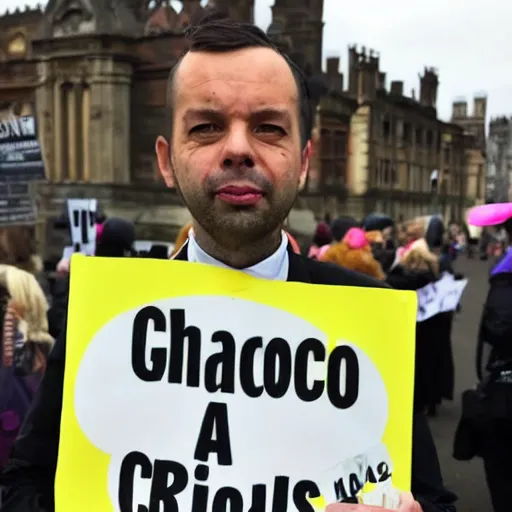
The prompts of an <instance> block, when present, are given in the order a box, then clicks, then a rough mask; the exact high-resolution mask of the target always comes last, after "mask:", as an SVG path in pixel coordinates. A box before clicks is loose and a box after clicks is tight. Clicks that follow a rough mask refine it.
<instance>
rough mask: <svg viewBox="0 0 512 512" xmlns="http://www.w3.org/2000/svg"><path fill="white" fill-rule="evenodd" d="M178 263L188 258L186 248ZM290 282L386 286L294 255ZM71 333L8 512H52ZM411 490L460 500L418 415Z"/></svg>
mask: <svg viewBox="0 0 512 512" xmlns="http://www.w3.org/2000/svg"><path fill="white" fill-rule="evenodd" d="M176 259H180V260H186V259H187V247H186V245H185V246H184V248H182V250H181V251H180V252H179V253H178V255H177V256H176ZM289 262H290V266H289V272H288V281H295V282H303V283H314V284H327V285H340V286H360V287H381V288H386V287H387V285H386V284H384V283H382V282H380V281H376V280H374V279H372V278H370V277H367V276H364V275H361V274H358V273H355V272H351V271H350V270H346V269H343V268H341V267H338V266H335V265H331V264H327V263H320V262H317V261H314V260H311V259H308V258H305V257H303V256H300V255H297V254H295V253H293V251H291V250H289ZM65 340H66V331H65V329H63V330H62V335H61V336H60V337H59V338H58V339H57V342H56V344H55V347H54V349H53V351H52V352H51V354H50V356H49V360H48V367H47V370H46V375H45V377H44V379H43V382H42V384H41V387H40V389H39V392H38V394H37V396H36V398H35V400H34V403H33V405H32V407H31V410H30V412H29V414H28V417H27V418H26V420H25V423H24V425H23V427H22V430H21V433H20V435H19V438H18V440H17V441H16V443H15V445H14V449H13V452H12V458H11V460H10V463H9V465H8V466H7V467H6V468H4V470H3V472H2V476H1V479H0V484H1V485H3V486H4V496H3V504H2V507H1V510H2V511H4V512H53V510H54V480H55V472H56V468H57V455H58V448H59V435H60V417H61V408H62V391H63V381H64V363H65V352H66V341H65ZM413 447H414V448H413V478H412V490H413V493H414V495H415V497H416V499H417V500H418V501H420V503H421V504H422V507H423V511H424V512H441V511H444V512H446V511H448V512H453V511H454V510H455V508H454V507H453V503H454V501H455V496H454V495H453V494H452V493H450V492H449V491H447V490H446V489H445V488H444V486H443V481H442V478H441V471H440V468H439V463H438V459H437V452H436V448H435V445H434V442H433V440H432V436H431V433H430V429H429V426H428V423H427V420H426V418H425V417H424V416H423V415H419V414H416V415H415V418H414V434H413Z"/></svg>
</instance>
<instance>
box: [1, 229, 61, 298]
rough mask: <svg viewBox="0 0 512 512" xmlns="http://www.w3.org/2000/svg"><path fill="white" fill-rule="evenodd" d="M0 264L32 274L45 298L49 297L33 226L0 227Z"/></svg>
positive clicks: (48, 287)
mask: <svg viewBox="0 0 512 512" xmlns="http://www.w3.org/2000/svg"><path fill="white" fill-rule="evenodd" d="M0 264H5V265H12V266H14V267H17V268H20V269H21V270H25V271H26V272H29V273H30V274H32V275H34V276H35V278H36V279H37V281H38V283H39V285H40V286H41V288H42V289H43V292H44V294H45V296H46V298H47V299H48V300H49V299H50V297H51V293H50V285H49V283H48V280H47V279H46V277H45V276H44V274H43V261H42V259H41V257H40V256H39V255H38V254H37V243H36V238H35V232H34V228H32V227H31V226H3V227H0Z"/></svg>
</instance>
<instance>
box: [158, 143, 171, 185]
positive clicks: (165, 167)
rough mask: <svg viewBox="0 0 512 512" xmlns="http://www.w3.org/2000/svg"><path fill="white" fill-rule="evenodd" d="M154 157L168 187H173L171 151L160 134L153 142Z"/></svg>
mask: <svg viewBox="0 0 512 512" xmlns="http://www.w3.org/2000/svg"><path fill="white" fill-rule="evenodd" d="M155 152H156V159H157V162H158V169H159V170H160V174H161V175H162V178H163V179H164V181H165V184H166V185H167V186H168V187H169V188H173V187H174V172H173V168H172V162H171V152H170V147H169V143H168V142H167V140H166V139H165V138H164V137H162V136H161V135H160V136H159V137H158V138H157V139H156V144H155Z"/></svg>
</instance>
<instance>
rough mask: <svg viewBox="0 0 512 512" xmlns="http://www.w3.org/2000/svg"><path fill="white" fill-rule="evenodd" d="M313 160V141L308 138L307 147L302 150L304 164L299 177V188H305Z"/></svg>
mask: <svg viewBox="0 0 512 512" xmlns="http://www.w3.org/2000/svg"><path fill="white" fill-rule="evenodd" d="M310 161H311V141H310V140H308V142H307V144H306V147H305V148H304V150H303V151H302V166H301V170H300V177H299V190H302V189H303V188H304V185H305V184H306V178H307V177H308V172H309V165H310Z"/></svg>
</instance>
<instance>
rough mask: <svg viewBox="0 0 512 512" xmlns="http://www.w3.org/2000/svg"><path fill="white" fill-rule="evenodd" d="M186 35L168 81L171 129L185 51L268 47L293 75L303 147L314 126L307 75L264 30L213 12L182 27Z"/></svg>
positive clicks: (217, 51) (225, 50) (217, 50)
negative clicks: (181, 51)
mask: <svg viewBox="0 0 512 512" xmlns="http://www.w3.org/2000/svg"><path fill="white" fill-rule="evenodd" d="M185 37H186V38H187V40H188V47H187V49H186V50H185V51H184V52H183V53H182V54H181V56H180V57H179V59H178V61H177V62H176V63H175V64H174V66H173V67H172V69H171V71H170V73H169V78H168V81H167V107H168V115H169V123H170V126H171V131H172V126H173V114H174V97H173V87H174V77H175V75H176V72H177V70H178V67H179V65H180V63H181V61H182V60H183V58H184V57H185V55H186V54H187V53H189V52H213V53H225V52H226V53H227V52H232V51H236V50H242V49H244V48H270V49H272V50H274V51H275V52H276V53H278V54H279V55H281V56H282V57H283V58H284V60H285V61H286V63H287V64H288V66H289V67H290V70H291V72H292V74H293V77H294V78H295V82H296V84H297V91H298V100H299V117H300V131H301V142H302V147H303V148H304V147H305V146H306V144H307V142H308V140H309V139H310V137H311V130H312V128H313V126H312V124H313V122H312V113H311V105H310V95H309V90H308V85H307V81H306V77H305V76H304V73H303V72H302V70H301V69H300V68H299V67H298V66H297V65H296V64H295V63H294V62H293V61H292V60H291V59H290V58H289V57H288V56H287V55H286V54H285V53H283V52H282V51H281V50H279V48H277V47H276V46H275V45H274V44H273V43H272V41H271V40H270V39H269V38H268V36H267V35H266V34H265V32H263V30H261V29H260V28H259V27H257V26H256V25H253V24H251V23H243V22H238V21H233V20H231V19H229V18H226V17H225V16H224V15H223V14H221V13H218V12H216V11H212V12H211V13H209V14H207V15H206V16H204V17H203V18H202V19H200V21H199V22H198V23H197V24H195V25H192V26H190V27H188V28H187V29H186V30H185Z"/></svg>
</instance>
